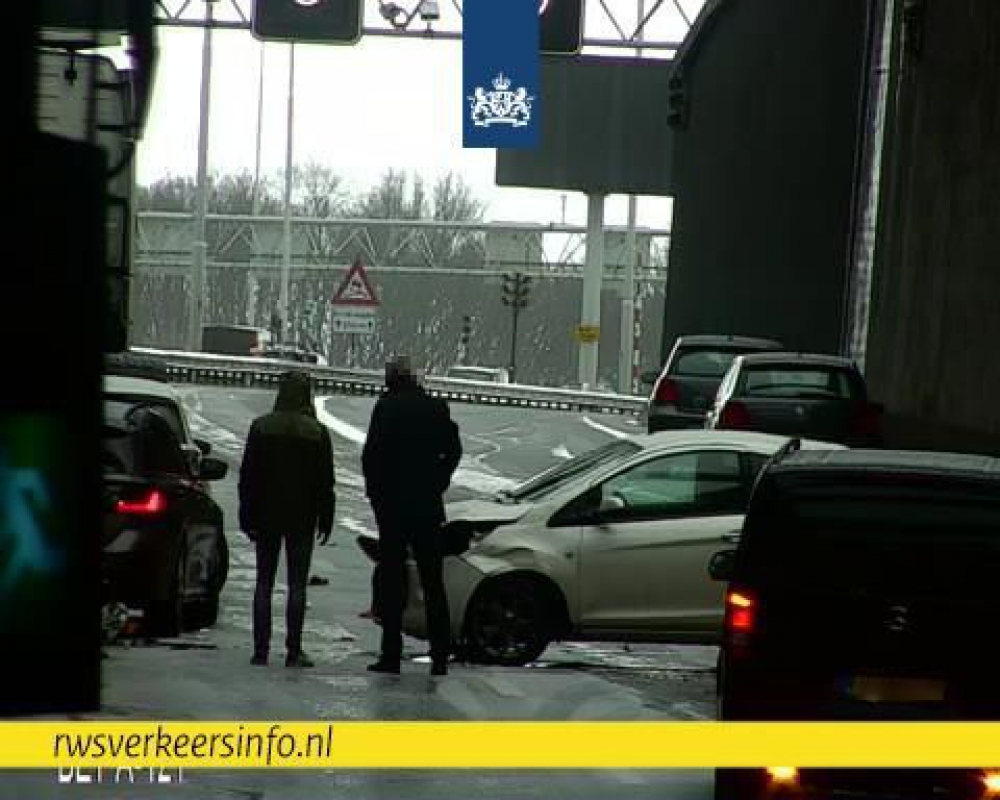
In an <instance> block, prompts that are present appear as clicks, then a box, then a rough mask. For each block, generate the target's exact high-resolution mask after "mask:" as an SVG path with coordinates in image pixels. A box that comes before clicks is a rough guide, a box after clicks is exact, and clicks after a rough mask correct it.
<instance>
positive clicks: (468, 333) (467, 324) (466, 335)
mask: <svg viewBox="0 0 1000 800" xmlns="http://www.w3.org/2000/svg"><path fill="white" fill-rule="evenodd" d="M471 338H472V316H471V315H470V314H466V315H465V316H464V317H462V345H463V346H465V345H468V344H469V340H470V339H471Z"/></svg>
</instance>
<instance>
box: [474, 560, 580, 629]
mask: <svg viewBox="0 0 1000 800" xmlns="http://www.w3.org/2000/svg"><path fill="white" fill-rule="evenodd" d="M508 580H524V581H529V582H531V583H533V584H535V585H537V586H539V587H541V588H542V590H543V591H544V592H545V593H546V594H547V595H548V597H549V599H550V601H551V608H552V610H553V612H554V614H553V619H552V623H553V634H554V635H555V636H556V638H559V637H562V636H566V635H567V634H569V633H571V632H572V629H573V624H572V621H571V619H570V614H569V603H568V602H567V600H566V593H565V592H564V591H563V589H562V587H561V586H559V584H558V583H556V582H555V580H553V579H552V578H551V577H549V576H548V575H545V574H543V573H541V572H537V571H535V570H531V569H509V570H505V571H503V572H495V573H492V574H490V575H488V576H486V577H485V578H483V580H481V581H480V582H479V583H478V584H477V585H476V588H475V589H474V590H473V592H472V593H471V594H470V595H469V600H468V602H467V603H466V604H465V613H464V619H463V622H462V629H463V630H465V628H466V625H467V624H468V615H469V610H470V609H471V608H472V606H473V603H474V602H475V601H476V599H477V598H478V596H479V595H481V594H482V593H483V592H486V591H488V590H489V589H490V588H491V587H492V586H494V585H496V584H497V583H500V582H501V581H508Z"/></svg>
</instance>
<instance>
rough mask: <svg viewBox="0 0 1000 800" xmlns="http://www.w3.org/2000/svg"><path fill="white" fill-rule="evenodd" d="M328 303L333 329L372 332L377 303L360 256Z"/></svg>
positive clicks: (363, 333) (375, 320)
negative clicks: (330, 305) (331, 311)
mask: <svg viewBox="0 0 1000 800" xmlns="http://www.w3.org/2000/svg"><path fill="white" fill-rule="evenodd" d="M332 304H333V320H332V323H333V324H332V328H333V332H334V333H349V334H352V335H354V336H359V335H360V336H372V335H374V334H375V332H376V329H377V327H378V310H379V306H380V305H381V304H380V303H379V300H378V296H377V295H376V294H375V290H374V289H373V288H372V285H371V282H370V281H369V280H368V273H367V272H366V271H365V268H364V265H363V264H362V263H361V259H360V258H357V259H355V261H354V264H352V265H351V268H350V269H349V270H348V271H347V275H346V276H344V280H343V281H342V282H341V284H340V287H339V288H338V289H337V291H336V292H335V293H334V295H333V303H332ZM352 338H353V337H352ZM352 349H353V348H352Z"/></svg>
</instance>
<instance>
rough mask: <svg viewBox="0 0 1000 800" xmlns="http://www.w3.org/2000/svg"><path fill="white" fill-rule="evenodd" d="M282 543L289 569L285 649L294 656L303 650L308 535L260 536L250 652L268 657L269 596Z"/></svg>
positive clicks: (309, 556)
mask: <svg viewBox="0 0 1000 800" xmlns="http://www.w3.org/2000/svg"><path fill="white" fill-rule="evenodd" d="M282 541H284V543H285V561H286V566H287V568H288V603H287V606H286V608H285V625H286V628H287V634H286V637H285V647H286V648H287V650H288V652H289V653H292V654H295V653H298V652H299V651H300V650H301V649H302V625H303V624H304V622H305V618H306V584H307V583H308V581H309V564H310V562H311V561H312V552H313V537H312V532H311V531H299V532H295V533H291V534H284V535H282V534H278V533H260V534H258V536H257V542H256V545H257V587H256V588H255V589H254V593H253V650H254V653H255V654H257V655H267V652H268V650H269V649H270V646H271V595H272V594H273V593H274V580H275V577H276V576H277V574H278V558H279V556H280V554H281V543H282Z"/></svg>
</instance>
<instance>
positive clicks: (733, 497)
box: [601, 450, 746, 521]
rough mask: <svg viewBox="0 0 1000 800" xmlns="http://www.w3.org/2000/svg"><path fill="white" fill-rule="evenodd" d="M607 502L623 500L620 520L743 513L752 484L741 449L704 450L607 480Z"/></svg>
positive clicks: (655, 461)
mask: <svg viewBox="0 0 1000 800" xmlns="http://www.w3.org/2000/svg"><path fill="white" fill-rule="evenodd" d="M601 502H602V505H603V506H604V507H607V506H608V505H609V504H614V503H623V504H624V507H622V508H618V509H615V510H613V511H611V512H610V514H611V516H612V517H613V518H614V519H615V520H618V521H622V520H627V519H656V518H659V517H677V516H695V515H701V514H705V515H708V514H729V513H732V514H739V513H743V510H744V508H745V503H746V484H745V481H744V476H743V472H742V468H741V464H740V456H739V454H738V453H734V452H729V451H721V450H720V451H713V450H707V451H701V452H694V453H680V454H674V455H667V456H662V457H660V458H656V459H653V460H651V461H646V462H644V463H642V464H639V465H637V466H635V467H633V468H632V469H629V470H627V471H626V472H622V473H620V474H618V475H616V476H614V477H613V478H611V479H609V480H607V481H605V482H604V483H603V484H602V486H601Z"/></svg>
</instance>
